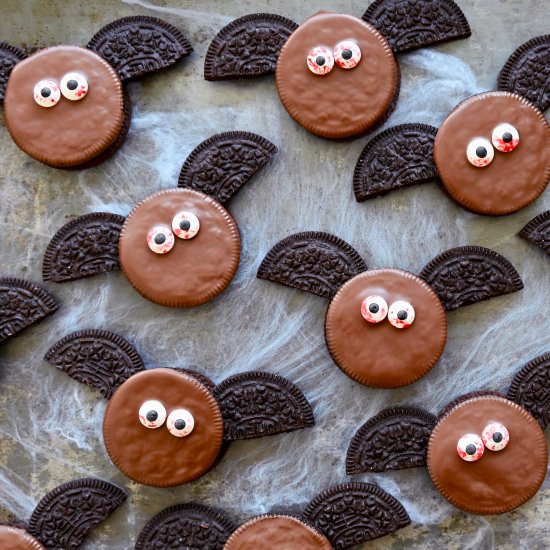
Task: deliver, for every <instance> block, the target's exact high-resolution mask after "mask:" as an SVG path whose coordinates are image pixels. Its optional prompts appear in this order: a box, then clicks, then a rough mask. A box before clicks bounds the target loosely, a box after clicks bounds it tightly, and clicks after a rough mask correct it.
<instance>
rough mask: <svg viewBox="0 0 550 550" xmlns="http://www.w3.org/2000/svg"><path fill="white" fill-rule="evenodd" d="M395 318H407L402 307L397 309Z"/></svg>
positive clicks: (401, 319)
mask: <svg viewBox="0 0 550 550" xmlns="http://www.w3.org/2000/svg"><path fill="white" fill-rule="evenodd" d="M397 318H398V319H399V320H400V321H404V320H405V319H406V318H407V312H406V311H405V310H404V309H402V310H401V311H398V312H397Z"/></svg>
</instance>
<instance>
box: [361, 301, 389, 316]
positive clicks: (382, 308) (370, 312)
mask: <svg viewBox="0 0 550 550" xmlns="http://www.w3.org/2000/svg"><path fill="white" fill-rule="evenodd" d="M387 314H388V304H387V302H386V300H384V298H382V296H375V295H373V296H367V297H366V298H365V299H364V300H363V301H362V302H361V315H362V316H363V319H365V321H368V322H369V323H379V322H380V321H383V320H384V319H385V318H386V315H387Z"/></svg>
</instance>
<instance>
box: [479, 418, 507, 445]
mask: <svg viewBox="0 0 550 550" xmlns="http://www.w3.org/2000/svg"><path fill="white" fill-rule="evenodd" d="M481 439H483V443H484V444H485V447H487V449H489V450H490V451H502V449H504V447H506V445H508V442H509V441H510V434H509V433H508V430H507V429H506V426H503V425H502V424H499V423H498V422H492V423H491V424H488V425H487V426H485V429H484V430H483V432H482V433H481Z"/></svg>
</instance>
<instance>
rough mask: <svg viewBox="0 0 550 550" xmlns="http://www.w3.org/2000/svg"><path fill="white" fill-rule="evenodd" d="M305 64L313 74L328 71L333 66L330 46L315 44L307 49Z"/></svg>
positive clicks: (321, 73)
mask: <svg viewBox="0 0 550 550" xmlns="http://www.w3.org/2000/svg"><path fill="white" fill-rule="evenodd" d="M307 66H308V68H309V70H310V71H311V72H312V73H313V74H317V75H324V74H328V73H330V71H332V68H333V67H334V55H333V54H332V52H331V50H330V48H326V47H325V46H316V47H315V48H312V49H311V50H309V53H308V55H307Z"/></svg>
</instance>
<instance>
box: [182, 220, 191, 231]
mask: <svg viewBox="0 0 550 550" xmlns="http://www.w3.org/2000/svg"><path fill="white" fill-rule="evenodd" d="M190 227H191V222H188V221H187V220H183V221H181V222H180V228H181V229H182V230H183V231H187V230H188V229H189V228H190Z"/></svg>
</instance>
